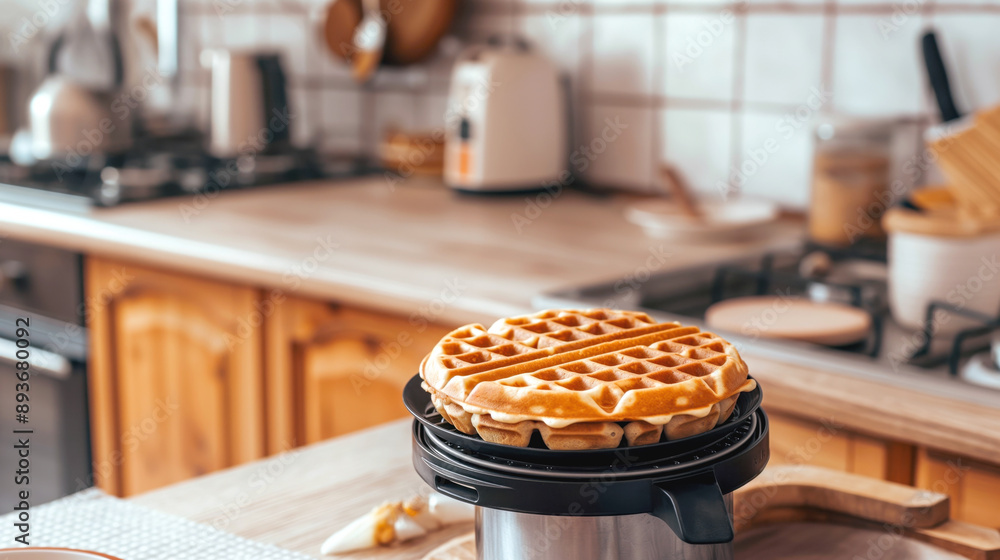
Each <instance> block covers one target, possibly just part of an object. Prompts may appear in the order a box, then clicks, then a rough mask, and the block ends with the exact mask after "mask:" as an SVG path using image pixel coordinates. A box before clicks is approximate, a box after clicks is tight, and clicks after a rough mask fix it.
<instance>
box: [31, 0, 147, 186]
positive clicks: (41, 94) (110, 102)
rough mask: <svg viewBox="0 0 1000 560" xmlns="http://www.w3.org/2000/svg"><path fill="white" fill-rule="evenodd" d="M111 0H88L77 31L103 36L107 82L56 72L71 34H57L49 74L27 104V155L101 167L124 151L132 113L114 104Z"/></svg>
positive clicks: (118, 72)
mask: <svg viewBox="0 0 1000 560" xmlns="http://www.w3.org/2000/svg"><path fill="white" fill-rule="evenodd" d="M114 19H115V4H114V0H91V1H90V2H89V4H88V6H87V20H86V21H85V22H84V25H82V26H77V28H76V30H77V31H78V32H80V33H79V34H78V35H76V36H75V38H76V39H79V38H80V37H81V35H84V36H87V37H89V38H92V39H93V38H97V39H98V40H101V39H103V40H104V41H106V44H107V46H108V47H109V48H107V49H106V52H107V53H108V55H109V56H110V58H111V81H110V84H104V85H88V84H85V83H83V82H82V80H80V79H79V78H74V77H71V76H69V75H66V74H65V73H62V72H60V71H59V55H60V52H62V50H63V49H64V48H65V47H66V44H67V42H68V41H69V40H70V39H71V38H74V36H73V35H72V33H71V32H72V30H70V31H67V32H66V33H63V34H62V35H60V36H59V37H58V38H57V39H56V40H55V42H54V43H53V44H52V47H51V49H50V51H49V57H48V77H46V78H45V80H43V81H42V83H41V85H40V86H39V87H38V89H37V90H36V91H35V93H34V95H33V96H32V98H31V100H30V102H29V104H28V126H29V129H30V138H31V154H32V156H33V157H34V158H35V159H37V160H39V161H48V162H51V163H55V164H61V165H64V166H66V167H68V168H78V167H87V166H88V162H93V163H94V164H96V165H98V166H103V163H104V158H105V156H107V155H110V154H116V153H120V152H123V151H125V150H126V149H128V147H129V145H130V144H131V136H132V135H131V132H132V130H131V129H132V115H131V111H130V110H128V106H127V105H125V104H122V103H119V102H118V99H117V98H118V95H119V92H120V89H121V86H122V83H123V80H124V69H123V63H122V54H121V48H120V45H119V42H118V38H117V36H116V34H115V30H114Z"/></svg>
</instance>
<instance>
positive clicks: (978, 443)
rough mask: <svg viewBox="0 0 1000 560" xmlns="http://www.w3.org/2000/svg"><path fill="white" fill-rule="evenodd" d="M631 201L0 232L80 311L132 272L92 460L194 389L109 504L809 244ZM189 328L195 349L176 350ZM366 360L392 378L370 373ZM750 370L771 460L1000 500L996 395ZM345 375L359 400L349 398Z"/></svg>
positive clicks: (289, 209) (449, 204)
mask: <svg viewBox="0 0 1000 560" xmlns="http://www.w3.org/2000/svg"><path fill="white" fill-rule="evenodd" d="M632 200H634V198H633V197H629V196H625V195H619V196H612V197H604V196H598V195H591V194H581V193H576V192H565V193H562V194H560V195H558V196H557V197H555V198H554V199H552V198H551V197H550V198H548V199H546V198H544V197H541V195H531V196H517V197H470V196H460V195H456V194H455V193H452V192H451V191H448V190H447V189H445V188H443V187H442V186H441V184H440V183H437V182H433V181H426V180H421V181H416V180H414V181H408V182H405V183H401V184H397V183H390V182H387V181H385V180H384V179H383V178H381V177H371V178H364V179H356V180H347V181H341V182H315V183H310V184H296V185H288V186H278V187H271V188H265V189H256V190H245V191H232V192H225V193H222V194H221V195H219V196H217V197H214V198H200V199H199V198H197V197H182V198H176V199H163V200H159V201H155V202H149V203H142V204H133V205H123V206H120V207H116V208H110V209H93V210H88V211H85V212H73V211H67V210H57V209H46V208H35V207H29V206H25V205H21V204H17V203H15V202H2V201H0V233H3V234H6V235H9V236H11V237H13V238H17V239H23V240H27V241H33V242H38V243H44V244H47V245H53V246H57V247H62V248H66V249H70V250H73V251H79V252H82V253H84V254H85V255H86V257H87V260H88V263H89V265H90V275H89V277H88V278H89V280H90V281H91V284H92V285H91V286H90V287H89V288H88V292H89V293H90V294H91V295H92V296H94V297H103V296H106V295H108V294H106V293H105V292H106V290H105V291H102V289H103V287H104V286H106V285H108V284H107V282H112V281H114V278H115V276H114V275H115V273H116V272H122V271H124V272H128V273H130V274H135V275H137V276H138V277H139V280H137V281H136V282H134V283H133V284H132V285H129V286H127V287H126V288H125V289H124V290H121V291H120V292H114V293H111V294H110V297H109V299H110V300H111V301H110V303H107V304H106V305H101V306H96V307H95V312H94V313H93V314H92V316H91V317H90V318H89V319H90V324H89V326H90V330H91V333H92V337H91V340H92V347H93V348H94V353H93V356H92V359H93V363H92V364H91V378H92V379H91V382H92V385H91V387H92V399H93V400H92V407H91V408H92V410H94V411H95V415H97V416H96V417H97V420H96V421H95V422H96V423H95V427H94V429H93V433H94V438H95V457H114V455H113V454H114V452H115V451H116V450H117V449H119V448H120V447H121V442H120V439H121V438H120V437H119V434H120V433H121V431H120V428H119V427H127V426H129V425H133V424H135V423H138V422H141V421H143V420H144V418H146V416H147V415H148V414H149V412H148V411H147V410H145V409H143V408H142V407H140V406H136V405H135V404H132V403H142V402H145V403H149V404H150V406H153V405H155V403H157V402H158V401H157V399H159V398H160V395H158V394H157V393H156V392H155V391H157V390H158V389H157V388H158V387H161V386H163V385H165V384H166V383H167V382H166V381H162V380H160V379H165V378H167V377H170V378H171V379H175V381H171V382H170V383H175V384H176V385H177V386H181V387H197V388H198V391H199V392H198V393H197V394H198V398H199V399H201V400H199V403H200V404H199V407H198V408H197V411H188V410H187V409H185V410H184V411H182V412H181V413H178V414H176V415H175V416H174V417H172V418H171V421H168V422H166V423H164V424H162V425H161V426H159V427H158V428H157V432H156V434H155V436H154V437H153V438H150V442H149V443H146V444H145V445H146V447H142V448H140V451H141V452H145V451H146V450H147V448H148V449H150V450H151V451H150V453H151V454H148V455H143V454H142V453H139V454H136V455H135V456H134V457H126V459H125V461H124V462H122V461H120V460H119V461H118V463H117V464H118V465H119V466H121V465H124V466H125V467H126V468H125V471H124V472H112V473H111V474H110V475H100V474H99V479H98V480H99V482H100V483H101V485H102V486H103V487H105V488H107V489H109V491H111V492H113V493H116V494H129V493H134V492H142V491H144V490H148V489H150V488H155V487H157V486H159V485H163V484H166V483H169V482H174V481H177V480H183V479H185V478H188V477H191V476H195V475H198V474H203V473H205V472H210V471H213V470H216V469H219V468H223V467H227V466H231V465H234V464H238V463H239V462H243V461H246V460H250V459H255V458H260V457H264V456H266V455H271V454H275V453H280V452H281V451H282V450H284V449H287V448H289V447H292V446H294V445H301V444H304V443H312V442H316V441H320V440H323V439H326V438H329V437H331V436H334V435H340V434H343V433H348V432H350V431H352V430H354V429H357V428H359V427H362V426H364V425H370V424H374V423H376V422H378V421H384V420H385V419H386V418H398V417H400V415H402V414H404V413H405V411H402V410H401V409H402V407H401V405H399V401H398V395H399V391H400V388H401V386H402V384H403V383H405V381H406V380H407V379H408V378H409V377H410V376H411V375H412V374H413V373H414V370H415V367H416V364H417V363H419V359H420V357H421V356H422V355H423V354H424V353H426V351H427V349H428V348H429V347H430V345H432V344H433V341H434V340H435V339H436V338H437V337H439V336H440V335H441V334H443V333H444V332H447V330H448V329H450V328H452V327H454V326H457V325H459V324H462V323H466V322H482V323H485V324H489V323H490V322H491V321H492V320H494V319H495V318H497V317H499V316H508V315H516V314H522V313H528V312H530V311H531V310H532V300H533V298H534V297H535V296H536V295H538V294H539V293H541V292H544V291H549V290H552V289H555V288H561V287H565V286H573V285H580V284H590V283H596V282H601V281H607V280H609V279H610V280H614V279H623V278H631V279H634V280H635V279H641V278H646V277H648V274H650V273H653V272H658V271H666V270H672V269H681V268H686V267H689V266H694V265H698V264H707V263H713V262H719V261H723V260H726V259H730V258H733V257H735V256H738V255H741V254H744V253H745V252H747V251H750V250H752V249H753V248H755V247H757V248H759V247H760V245H761V244H765V245H769V246H784V245H788V244H793V243H796V242H797V240H798V239H799V238H800V237H801V229H802V228H801V224H798V223H795V222H787V221H786V222H782V223H780V224H778V226H777V228H776V229H775V230H773V231H771V232H770V234H769V235H766V236H763V237H762V238H753V239H740V240H735V241H731V242H727V243H704V244H690V243H689V244H673V243H669V242H665V241H662V240H655V239H651V238H648V237H646V236H645V235H644V234H643V232H642V231H641V229H640V228H638V227H637V226H634V225H632V224H630V223H628V222H627V221H626V220H625V218H624V215H623V214H624V209H625V207H626V206H627V205H628V204H630V203H631V202H632ZM276 291H277V292H280V294H281V296H282V298H283V299H284V300H285V303H282V304H280V305H271V306H269V305H268V301H269V300H268V299H266V297H265V296H269V295H270V294H274V293H275V292H276ZM257 315H262V316H264V317H263V318H262V320H263V321H265V324H264V326H263V327H262V328H259V329H250V330H249V331H248V334H247V335H246V336H245V337H242V338H240V339H239V342H240V343H239V344H237V345H236V346H235V350H233V351H227V350H226V344H225V341H226V340H227V339H226V337H227V336H229V333H230V330H231V329H237V330H238V329H240V328H241V327H242V326H243V325H244V324H245V323H247V317H250V318H251V319H253V318H254V317H256V316H257ZM192 317H193V318H194V319H195V321H191V319H192ZM164 318H166V319H164ZM415 318H416V319H417V321H416V322H415V321H414V319H415ZM421 321H422V322H423V323H421ZM190 324H197V325H199V329H200V330H199V332H200V333H202V335H201V336H202V338H200V339H196V340H192V339H191V338H190V337H189V336H188V325H190ZM121 325H137V326H138V327H140V328H145V329H146V330H145V331H140V333H139V334H135V333H131V332H126V331H123V330H121V329H120V328H119V326H121ZM424 326H428V328H427V329H426V330H422V327H424ZM418 331H419V332H418ZM164 332H167V333H168V334H169V337H167V338H169V339H171V340H173V339H176V341H177V342H176V344H186V345H188V346H186V347H187V348H188V349H189V350H188V351H187V353H189V354H191V356H192V357H191V360H192V361H190V362H184V361H177V360H173V361H171V360H168V359H166V358H164V359H162V360H158V359H156V358H155V357H156V356H157V355H159V354H157V352H162V353H163V355H164V356H171V355H174V354H175V353H174V354H172V353H171V352H172V351H170V350H169V348H166V349H165V348H161V341H162V340H165V339H167V338H165V335H164ZM216 341H221V342H216ZM172 344H173V343H172ZM192 344H194V346H192ZM198 344H201V346H200V347H199V346H197V345H198ZM394 344H395V346H394ZM171 348H173V347H171ZM397 348H399V349H400V350H399V351H398V352H396V349H397ZM392 352H396V357H395V358H392ZM143 356H149V359H148V360H146V361H143V362H136V361H135V360H136V359H137V357H138V358H142V357H143ZM195 358H197V359H195ZM383 358H385V359H384V360H383ZM389 358H392V359H389ZM130 360H132V362H130ZM380 360H383V361H384V362H385V363H387V364H388V365H387V366H386V367H385V368H382V369H379V368H378V366H379V364H380V363H382V362H380ZM747 361H748V363H749V366H750V371H751V374H752V375H754V376H755V377H756V378H757V379H759V380H760V382H761V384H762V386H763V387H764V389H765V391H764V393H765V407H766V408H767V410H768V412H769V413H770V414H772V417H773V420H774V421H773V426H772V430H773V433H774V434H775V436H776V437H775V438H774V439H773V440H772V447H773V448H774V450H775V453H774V455H775V459H774V460H777V461H780V462H811V463H817V464H820V465H823V466H828V467H831V468H837V469H840V470H848V471H851V472H857V473H861V474H866V475H868V476H874V477H877V478H884V479H889V480H896V481H901V482H908V483H917V484H923V485H926V486H930V485H932V484H933V483H934V482H935V481H936V480H937V479H939V478H940V477H941V473H942V472H944V470H946V469H947V468H948V465H949V463H953V462H954V461H955V460H956V459H959V460H960V461H969V460H971V461H973V462H974V463H973V466H972V468H973V469H974V470H973V471H971V472H973V473H974V475H969V476H966V477H964V478H963V479H962V480H963V482H962V484H961V485H959V486H958V487H956V488H954V496H955V503H962V504H964V505H963V506H962V507H963V508H967V509H968V510H969V515H970V516H972V517H973V518H974V519H976V520H980V521H981V520H984V519H992V517H991V515H992V513H995V508H994V510H993V512H992V513H991V511H990V503H989V502H988V501H984V500H983V499H981V497H982V496H990V495H993V496H996V495H1000V482H998V481H1000V474H997V473H996V472H995V471H997V470H998V467H996V465H1000V398H997V399H993V400H992V401H991V399H990V395H991V392H989V391H984V390H981V389H976V388H973V387H971V386H967V385H963V384H961V383H959V382H957V381H955V382H953V383H950V384H949V383H947V382H940V383H939V382H937V381H933V382H932V381H927V380H923V379H918V378H914V379H912V380H911V379H908V378H903V377H896V378H892V379H887V378H885V377H884V376H882V377H879V376H876V375H874V374H873V375H872V376H870V377H866V376H865V375H863V374H862V375H845V374H842V373H840V372H837V371H834V370H833V369H832V368H831V369H826V368H824V367H822V365H821V364H820V365H816V364H810V365H809V366H803V365H802V363H799V362H797V361H795V360H794V359H789V360H786V361H782V360H781V359H776V358H775V357H773V356H769V357H764V356H756V355H748V356H747ZM133 362H134V363H133ZM346 363H352V364H356V367H354V369H349V368H347V367H341V364H346ZM163 364H168V365H170V364H173V365H172V366H171V368H172V369H169V370H168V371H166V372H164V371H162V370H161V369H158V368H162V367H164V366H163ZM371 365H374V366H376V370H377V371H375V372H374V373H373V374H372V375H369V370H368V368H369V367H370V366H371ZM174 366H176V367H174ZM352 367H353V366H352ZM220 371H221V372H228V373H224V374H222V375H220V374H219V373H218V372H220ZM204 379H210V380H212V383H213V384H214V385H211V386H206V385H205V384H204V382H203V380H204ZM359 380H360V382H361V383H362V385H364V391H367V392H364V393H358V392H357V391H358V389H357V386H358V385H357V384H358V382H359ZM123 383H124V384H125V386H123V385H122V384H123ZM208 389H210V391H207V390H208ZM192 390H193V389H192ZM206 391H207V392H206ZM191 394H194V393H191ZM358 395H361V396H364V397H365V398H366V399H367V400H364V401H362V400H361V399H358V398H357V396H358ZM192 398H193V397H192ZM260 402H265V403H266V406H264V407H263V409H261V407H258V406H256V404H257V403H260ZM991 402H993V403H995V404H992V405H991ZM382 403H385V404H382ZM125 407H132V408H131V409H130V410H127V411H125V412H124V413H122V412H121V410H122V409H123V408H125ZM373 410H375V411H376V412H377V413H373V412H372V411H373ZM189 412H190V415H188V413H189ZM237 413H238V414H237ZM365 414H368V415H369V416H368V417H364V415H365ZM359 419H361V420H360V421H359ZM175 428H176V429H175ZM161 435H162V436H163V438H164V440H163V441H164V442H165V443H161V442H159V441H157V440H156V438H157V437H160V436H161ZM168 436H169V437H168ZM191 440H195V441H200V442H201V445H200V446H199V447H198V448H197V453H194V452H188V451H186V449H187V448H186V447H184V445H185V443H184V442H186V441H191ZM818 443H819V444H822V445H817V444H818ZM188 457H192V458H193V460H190V461H187V459H188ZM182 461H186V462H182ZM962 465H963V467H964V466H965V465H966V463H962ZM167 467H169V468H167ZM165 468H167V470H164V469H165ZM129 469H132V470H129ZM142 469H146V470H142ZM156 469H159V470H156ZM119 470H121V469H119ZM147 471H148V472H147ZM363 471H364V469H359V470H358V472H359V473H360V472H363ZM407 473H409V470H407ZM101 476H103V478H101ZM409 476H410V477H411V478H410V480H412V481H413V482H416V480H415V477H413V475H412V474H409ZM403 479H405V477H403ZM966 483H968V484H969V485H970V486H969V487H968V488H966V487H965V486H964V485H965V484H966ZM307 499H308V498H307ZM237 509H239V507H238V506H237ZM976 516H978V517H976ZM234 523H235V521H234ZM997 524H1000V521H997Z"/></svg>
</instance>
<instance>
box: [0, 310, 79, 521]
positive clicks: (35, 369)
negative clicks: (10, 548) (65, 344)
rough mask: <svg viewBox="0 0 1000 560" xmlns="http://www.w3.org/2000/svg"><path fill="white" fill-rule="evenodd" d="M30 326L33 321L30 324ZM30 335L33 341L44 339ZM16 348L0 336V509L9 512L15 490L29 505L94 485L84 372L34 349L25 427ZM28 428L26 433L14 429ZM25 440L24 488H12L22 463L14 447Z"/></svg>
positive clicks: (76, 361) (59, 356) (62, 358)
mask: <svg viewBox="0 0 1000 560" xmlns="http://www.w3.org/2000/svg"><path fill="white" fill-rule="evenodd" d="M33 322H34V321H33ZM42 334H43V333H41V332H37V329H36V330H35V332H32V335H31V340H32V343H33V344H34V343H35V341H36V340H39V341H40V340H43V339H44V338H45V337H43V336H37V335H42ZM17 350H18V347H17V345H16V344H15V342H14V340H12V339H11V338H9V335H8V333H2V334H0V504H2V505H0V508H2V513H7V512H9V511H12V510H13V506H14V504H16V503H17V501H15V497H17V495H18V492H20V491H22V490H28V492H29V500H28V503H30V504H31V505H32V506H36V505H39V504H42V503H45V502H49V501H51V500H54V499H56V498H59V497H62V496H65V495H67V494H71V493H73V492H75V491H78V490H82V489H84V488H88V487H90V486H92V485H93V482H92V480H91V476H90V446H89V444H88V442H89V431H88V423H89V419H88V416H87V387H86V378H85V371H84V370H85V368H84V364H83V362H82V361H81V360H79V359H76V358H71V357H67V355H65V354H62V353H58V352H53V351H51V350H46V349H44V348H42V347H35V346H32V347H31V349H30V356H29V359H28V362H29V364H30V368H29V371H30V372H31V374H30V377H29V391H28V395H29V401H28V404H29V412H28V423H27V424H21V423H18V421H17V419H16V414H17V412H16V410H15V408H14V407H15V406H16V404H17V403H16V401H15V394H16V390H15V385H16V384H17V383H18V380H17V377H16V372H17V370H16V369H15V364H16V363H17V361H18V360H17ZM24 429H30V430H31V431H32V433H30V434H15V433H14V430H24ZM24 437H27V438H29V445H30V447H29V454H28V459H29V468H28V470H29V474H28V484H26V485H17V484H15V471H16V470H17V469H18V461H19V459H20V457H19V455H18V450H17V449H16V448H15V447H14V446H15V445H16V444H17V442H18V438H24Z"/></svg>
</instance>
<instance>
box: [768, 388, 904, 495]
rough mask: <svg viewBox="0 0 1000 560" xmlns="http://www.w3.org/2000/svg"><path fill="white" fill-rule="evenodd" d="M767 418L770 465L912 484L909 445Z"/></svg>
mask: <svg viewBox="0 0 1000 560" xmlns="http://www.w3.org/2000/svg"><path fill="white" fill-rule="evenodd" d="M765 409H766V404H765ZM768 417H769V419H770V429H771V461H770V462H771V464H775V465H780V464H808V465H816V466H820V467H826V468H830V469H836V470H840V471H845V472H850V473H855V474H861V475H864V476H870V477H872V478H878V479H881V480H890V481H892V482H898V483H900V484H912V482H913V447H912V446H910V445H905V444H902V443H898V442H892V441H885V440H881V439H878V438H875V437H871V436H867V435H863V434H858V433H854V432H849V431H846V430H843V429H841V428H838V427H835V426H834V425H832V424H831V425H827V424H824V423H821V422H814V421H811V420H805V419H802V418H798V417H794V416H789V415H785V414H782V413H780V412H771V411H769V412H768Z"/></svg>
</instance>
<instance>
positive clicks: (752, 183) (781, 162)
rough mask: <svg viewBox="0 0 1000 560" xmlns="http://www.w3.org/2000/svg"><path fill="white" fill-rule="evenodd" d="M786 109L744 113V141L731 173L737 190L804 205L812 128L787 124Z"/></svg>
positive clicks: (785, 204) (807, 198) (806, 194)
mask: <svg viewBox="0 0 1000 560" xmlns="http://www.w3.org/2000/svg"><path fill="white" fill-rule="evenodd" d="M787 119H788V115H787V114H785V113H772V112H755V113H747V114H745V115H743V122H742V129H743V141H742V146H741V150H740V153H739V154H738V155H737V160H736V164H735V167H734V169H733V173H734V174H736V173H738V176H737V180H736V183H737V184H740V192H741V193H743V194H747V195H751V196H759V197H763V198H768V199H771V200H774V201H777V202H778V203H780V204H781V205H783V206H788V207H793V208H795V207H797V208H804V207H805V205H806V204H807V203H808V201H809V190H810V185H811V171H812V152H813V141H812V134H811V130H810V129H809V128H808V127H803V128H800V129H798V130H796V129H793V128H791V127H789V126H787V122H788V121H787Z"/></svg>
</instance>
